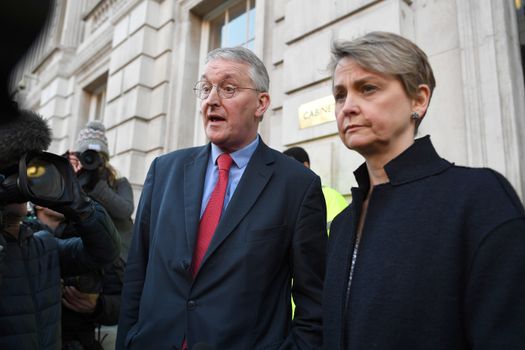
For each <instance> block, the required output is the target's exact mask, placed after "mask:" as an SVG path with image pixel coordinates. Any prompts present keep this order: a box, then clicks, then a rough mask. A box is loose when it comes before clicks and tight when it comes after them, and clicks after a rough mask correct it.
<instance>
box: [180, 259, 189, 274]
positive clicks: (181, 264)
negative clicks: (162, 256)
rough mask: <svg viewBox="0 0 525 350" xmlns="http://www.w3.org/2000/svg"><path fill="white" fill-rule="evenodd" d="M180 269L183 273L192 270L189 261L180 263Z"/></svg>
mask: <svg viewBox="0 0 525 350" xmlns="http://www.w3.org/2000/svg"><path fill="white" fill-rule="evenodd" d="M180 268H181V269H182V270H183V271H186V270H188V269H189V268H190V263H189V261H188V260H182V261H181V262H180Z"/></svg>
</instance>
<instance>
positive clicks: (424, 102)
mask: <svg viewBox="0 0 525 350" xmlns="http://www.w3.org/2000/svg"><path fill="white" fill-rule="evenodd" d="M429 102H430V88H429V87H428V85H427V84H420V85H419V86H418V87H417V94H416V97H415V98H413V99H412V111H414V112H417V113H418V114H419V115H420V116H421V118H423V117H424V116H425V114H426V113H427V109H428V103H429Z"/></svg>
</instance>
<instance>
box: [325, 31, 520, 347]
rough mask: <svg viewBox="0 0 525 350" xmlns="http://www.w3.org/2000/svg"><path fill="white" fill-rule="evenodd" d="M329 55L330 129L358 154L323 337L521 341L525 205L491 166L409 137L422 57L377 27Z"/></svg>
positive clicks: (421, 112)
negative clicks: (471, 164)
mask: <svg viewBox="0 0 525 350" xmlns="http://www.w3.org/2000/svg"><path fill="white" fill-rule="evenodd" d="M332 55H333V56H332V62H331V67H332V72H333V77H332V78H333V95H334V98H335V106H336V107H335V110H336V119H337V126H338V129H339V136H340V137H341V140H342V141H343V143H344V144H345V145H346V147H347V148H349V149H351V150H354V151H357V152H358V153H360V154H361V155H362V156H363V157H364V158H365V163H364V164H363V165H362V166H361V167H359V168H358V169H357V170H356V171H355V173H354V174H355V176H356V179H357V183H358V186H357V187H355V188H352V199H353V202H352V204H351V205H350V206H349V207H348V208H347V209H345V210H344V211H343V212H342V213H341V214H339V216H337V217H336V218H335V219H334V221H333V223H332V226H331V234H330V239H329V246H328V257H327V271H326V277H325V285H324V296H323V312H324V313H323V323H324V347H325V348H326V349H330V350H333V349H352V350H359V349H382V350H384V349H425V350H429V349H436V350H437V349H525V332H524V327H525V298H524V295H525V278H524V276H525V254H524V252H525V249H524V248H525V213H524V209H523V205H522V203H521V202H520V200H519V198H518V196H517V195H516V193H515V191H514V190H513V188H512V187H511V185H510V184H509V183H508V181H507V180H506V179H505V178H504V177H503V176H502V175H500V174H499V173H497V172H496V171H494V170H491V169H487V168H484V169H474V168H468V167H463V166H456V165H454V164H453V163H450V162H448V161H447V160H445V159H443V158H441V157H440V156H439V155H438V154H437V152H436V151H435V149H434V147H433V145H432V143H431V141H430V137H429V136H425V137H422V138H419V139H414V138H415V135H416V132H417V129H418V126H419V124H420V123H421V121H422V120H423V118H424V117H425V115H426V113H427V108H428V104H429V101H430V98H431V96H432V92H433V90H434V87H435V85H436V83H435V79H434V75H433V72H432V68H431V67H430V64H429V62H428V59H427V56H426V55H425V53H424V52H423V51H422V50H421V49H420V48H419V47H417V46H416V45H415V44H413V43H412V42H410V41H409V40H407V39H405V38H403V37H401V36H399V35H396V34H392V33H385V32H373V33H369V34H367V35H365V36H363V37H360V38H358V39H355V40H353V41H344V42H337V43H335V44H334V45H333V48H332ZM443 127H446V125H444V126H443Z"/></svg>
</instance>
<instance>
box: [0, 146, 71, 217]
mask: <svg viewBox="0 0 525 350" xmlns="http://www.w3.org/2000/svg"><path fill="white" fill-rule="evenodd" d="M10 169H12V170H6V169H4V170H0V207H2V206H4V205H6V204H10V203H23V202H27V201H31V202H33V203H35V204H37V205H41V206H43V207H51V206H54V205H57V204H58V205H67V204H70V203H71V202H72V201H73V199H74V198H73V181H72V179H73V178H74V177H75V174H74V172H73V169H72V168H71V165H70V164H69V161H68V160H67V159H65V158H63V157H61V156H58V155H56V154H52V153H48V152H36V151H35V152H33V151H32V152H27V153H25V154H23V155H22V156H21V158H20V160H19V161H18V166H16V165H15V166H14V167H13V168H10Z"/></svg>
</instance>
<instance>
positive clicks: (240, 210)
mask: <svg viewBox="0 0 525 350" xmlns="http://www.w3.org/2000/svg"><path fill="white" fill-rule="evenodd" d="M273 162H274V158H273V155H272V153H271V151H270V148H268V146H266V145H265V144H264V143H263V142H262V140H260V142H259V146H258V147H257V149H256V150H255V152H254V153H253V155H252V157H251V159H250V161H249V163H248V165H247V167H246V170H245V171H244V174H243V175H242V178H241V181H239V184H238V185H237V188H236V190H235V192H234V194H233V197H232V198H231V200H230V203H229V204H228V207H227V208H226V211H225V212H224V214H223V216H222V218H221V221H220V222H219V225H218V226H217V229H216V230H215V234H214V235H213V238H212V240H211V242H210V246H209V247H208V250H207V251H206V255H205V256H204V258H203V260H202V263H201V268H202V266H203V265H204V264H205V263H206V260H207V259H208V257H209V256H210V255H212V254H213V252H214V251H215V250H216V249H217V248H218V247H219V246H220V244H221V243H222V242H223V241H224V240H225V239H226V238H227V237H228V236H229V235H230V234H231V233H232V232H233V230H234V229H235V227H237V225H238V224H239V222H240V221H241V220H242V219H243V218H244V217H245V216H246V214H247V213H248V212H249V211H250V209H251V208H252V206H253V205H254V204H255V201H256V200H257V198H258V197H259V195H260V194H261V192H262V191H263V189H264V187H265V186H266V184H267V183H268V181H269V180H270V178H271V177H272V174H273V167H272V166H271V164H272V163H273Z"/></svg>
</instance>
